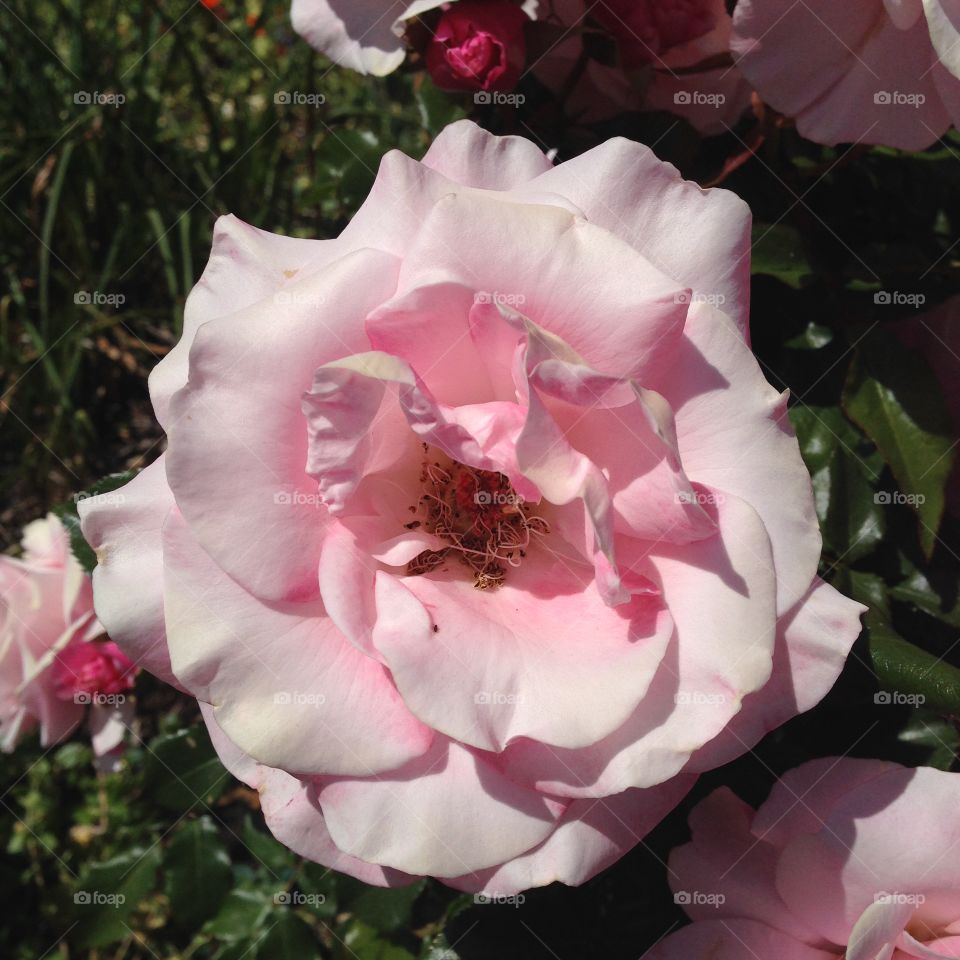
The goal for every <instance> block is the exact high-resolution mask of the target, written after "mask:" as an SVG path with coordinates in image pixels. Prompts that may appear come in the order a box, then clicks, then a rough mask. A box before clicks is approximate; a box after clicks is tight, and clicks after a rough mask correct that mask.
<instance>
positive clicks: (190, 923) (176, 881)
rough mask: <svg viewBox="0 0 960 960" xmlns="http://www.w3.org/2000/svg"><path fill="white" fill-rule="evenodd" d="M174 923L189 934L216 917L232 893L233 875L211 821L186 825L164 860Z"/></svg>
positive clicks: (203, 820)
mask: <svg viewBox="0 0 960 960" xmlns="http://www.w3.org/2000/svg"><path fill="white" fill-rule="evenodd" d="M163 869H164V872H165V874H166V893H167V896H168V897H169V898H170V911H171V917H172V920H173V922H174V923H175V924H176V925H177V926H178V927H181V928H183V929H186V930H192V929H194V928H195V927H198V926H200V924H201V923H203V921H204V920H206V919H207V918H209V917H211V916H213V914H214V913H215V912H216V910H217V908H218V907H219V906H220V903H221V901H222V900H223V898H224V897H225V896H226V894H227V891H228V890H229V889H230V884H231V882H232V880H233V871H232V870H231V868H230V858H229V857H228V856H227V851H226V848H225V847H224V844H223V841H222V840H221V838H220V834H219V833H218V831H217V828H216V827H215V826H214V824H213V822H212V821H211V820H210V819H209V817H201V818H200V819H199V820H192V821H190V822H189V823H185V824H184V825H183V826H182V827H181V828H180V829H179V830H178V831H177V834H176V836H175V837H174V838H173V841H172V842H171V844H170V846H169V848H168V849H167V852H166V854H165V855H164V858H163Z"/></svg>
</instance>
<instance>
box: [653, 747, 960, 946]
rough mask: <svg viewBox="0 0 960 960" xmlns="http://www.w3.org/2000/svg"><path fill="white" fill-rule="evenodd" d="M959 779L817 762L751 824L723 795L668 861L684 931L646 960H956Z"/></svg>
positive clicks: (700, 810)
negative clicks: (685, 924) (915, 959)
mask: <svg viewBox="0 0 960 960" xmlns="http://www.w3.org/2000/svg"><path fill="white" fill-rule="evenodd" d="M958 810H960V774H956V773H945V772H943V771H940V770H933V769H930V768H928V767H918V768H916V769H907V768H906V767H901V766H899V765H898V764H895V763H886V762H881V761H879V760H854V759H850V758H843V757H827V758H825V759H822V760H814V761H811V762H810V763H807V764H804V765H803V766H801V767H798V768H797V769H796V770H792V771H791V772H790V773H788V774H786V775H785V776H784V777H783V779H782V780H781V781H780V782H779V783H778V784H777V785H776V786H775V787H774V788H773V791H772V792H771V794H770V797H769V798H768V799H767V801H766V803H764V804H763V805H762V806H761V807H760V809H759V810H756V811H754V810H753V809H752V808H751V807H749V806H748V805H747V804H746V803H744V802H743V801H742V800H740V799H738V798H737V797H736V796H734V794H733V793H732V792H731V791H730V790H729V789H727V788H726V787H723V788H721V789H719V790H717V791H715V792H714V793H712V794H711V795H710V796H709V797H707V799H706V800H704V801H702V802H701V803H700V804H699V805H698V806H697V807H695V808H694V810H693V812H692V813H691V815H690V827H691V830H692V833H693V839H692V841H691V842H690V843H688V844H687V845H685V846H682V847H679V848H678V849H676V850H674V851H673V853H672V854H671V856H670V864H669V867H670V869H669V876H670V885H671V887H672V888H673V890H674V899H675V900H676V902H677V903H678V904H681V905H682V906H683V908H684V910H685V911H686V913H687V914H688V915H689V916H690V918H691V919H692V920H693V921H694V922H693V923H692V924H691V925H690V926H688V927H685V928H684V929H682V930H680V931H679V932H678V933H675V934H673V935H672V936H670V937H667V938H666V940H664V941H662V942H661V943H659V944H658V945H657V946H656V947H655V948H654V949H653V950H652V951H651V952H650V954H649V957H650V960H708V958H709V960H751V958H754V957H764V958H767V957H777V958H778V960H779V958H782V960H839V958H845V960H877V958H890V957H892V958H894V960H910V958H913V957H927V958H932V960H936V958H941V960H949V958H955V957H960V870H958V869H957V860H956V857H955V856H953V852H955V851H956V849H957V848H958V846H960V817H958V815H957V811H958Z"/></svg>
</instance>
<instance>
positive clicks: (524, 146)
mask: <svg viewBox="0 0 960 960" xmlns="http://www.w3.org/2000/svg"><path fill="white" fill-rule="evenodd" d="M749 245H750V215H749V211H748V209H747V207H746V205H745V204H744V203H743V202H742V201H741V200H739V199H738V198H737V197H736V196H734V195H733V194H732V193H727V192H725V191H719V190H708V191H704V190H702V189H701V188H700V187H698V186H697V185H696V184H693V183H688V182H686V181H684V180H682V179H681V178H680V176H679V175H678V173H677V171H676V170H675V169H674V168H673V167H671V166H669V165H667V164H664V163H662V162H660V161H659V160H658V159H657V158H656V157H655V156H654V154H653V153H652V152H651V151H650V150H649V149H648V148H647V147H644V146H641V145H639V144H636V143H632V142H629V141H626V140H612V141H609V142H608V143H605V144H604V145H602V146H600V147H597V148H596V149H594V150H592V151H590V152H589V153H587V154H584V155H583V156H581V157H578V158H576V159H574V160H570V161H568V162H566V163H564V164H561V165H560V166H557V167H553V166H552V164H551V163H550V161H549V160H548V159H547V158H546V157H545V156H544V154H543V153H542V152H541V151H540V150H539V149H537V148H536V147H535V146H534V145H533V144H532V143H530V142H529V141H526V140H523V139H520V138H513V137H507V138H498V137H494V136H492V135H490V134H488V133H486V132H484V131H483V130H481V129H480V128H478V127H477V126H475V125H474V124H472V123H469V122H461V123H457V124H454V125H452V126H450V127H448V128H447V129H446V130H445V131H444V132H443V133H442V134H441V135H440V136H439V137H438V138H437V139H436V140H435V142H434V143H433V145H432V146H431V148H430V150H429V151H428V152H427V154H426V156H425V157H424V159H423V161H421V162H417V161H414V160H412V159H410V158H409V157H406V156H404V155H403V154H401V153H398V152H392V153H389V154H387V155H386V157H385V158H384V160H383V162H382V164H381V167H380V171H379V174H378V177H377V180H376V182H375V184H374V186H373V188H372V190H371V193H370V196H369V197H368V199H367V200H366V202H365V203H364V205H363V206H362V207H361V209H360V210H359V211H358V212H357V214H356V215H355V217H354V218H353V220H352V221H351V223H350V224H349V225H348V227H347V228H346V229H345V230H344V231H343V233H342V234H341V235H340V236H339V237H338V238H336V239H334V240H323V241H315V240H304V239H292V238H288V237H281V236H275V235H272V234H269V233H265V232H263V231H260V230H257V229H255V228H253V227H251V226H248V225H246V224H244V223H241V222H240V221H238V220H236V219H235V218H233V217H226V218H223V219H221V220H220V221H219V222H218V224H217V227H216V232H215V236H214V246H213V251H212V253H211V258H210V261H209V263H208V265H207V268H206V270H205V272H204V274H203V277H202V278H201V280H200V282H199V283H198V284H197V286H196V288H195V289H194V290H193V292H192V293H191V295H190V297H189V299H188V302H187V306H186V314H185V328H184V329H185V332H184V337H183V339H182V340H181V341H180V343H179V344H178V345H177V346H176V347H175V348H174V349H173V350H172V351H171V352H170V354H169V355H168V356H167V357H166V358H164V360H163V361H162V362H161V363H160V364H159V365H158V366H157V368H156V369H155V370H154V372H153V374H152V375H151V378H150V388H151V394H152V398H153V403H154V407H155V410H156V412H157V416H158V418H159V420H160V422H161V424H162V425H163V426H164V428H165V429H166V431H167V434H168V439H169V447H168V450H167V453H166V454H165V456H164V457H163V458H162V459H161V460H159V461H157V462H156V463H155V464H153V465H151V466H150V467H148V468H147V469H146V470H144V471H143V472H142V473H140V474H139V475H138V476H137V477H136V478H135V479H134V480H133V481H132V482H131V483H129V484H128V485H127V486H126V487H125V488H123V490H122V502H121V503H120V504H119V505H117V504H115V503H112V502H110V503H108V502H105V501H104V500H102V499H100V498H91V499H88V500H85V501H83V502H82V503H81V504H80V509H81V513H82V517H83V529H84V533H85V535H86V537H87V539H88V541H89V542H90V543H91V545H92V546H93V547H94V548H95V550H96V551H97V554H98V558H99V565H98V566H97V568H96V570H95V573H94V585H95V593H96V604H97V612H98V615H99V616H100V618H101V620H102V622H103V623H104V624H105V625H106V626H107V628H108V629H109V632H110V635H111V637H113V639H114V640H115V641H116V642H117V643H118V644H119V645H120V647H121V649H123V650H124V652H125V653H126V654H127V655H128V656H130V657H131V658H132V659H133V660H134V661H135V662H137V663H138V665H140V666H144V667H146V668H147V669H150V670H151V671H153V672H154V673H155V674H157V675H158V676H160V677H161V678H163V679H166V680H167V681H169V682H172V683H175V684H177V685H178V686H180V687H181V688H183V689H185V690H187V691H189V692H190V693H192V694H193V695H195V696H196V697H197V698H198V699H199V700H200V701H201V706H202V709H203V711H204V715H205V717H206V720H207V724H208V726H209V728H210V732H211V736H212V737H213V740H214V743H215V745H216V747H217V750H218V752H219V753H220V755H221V757H222V759H223V761H224V763H225V764H226V765H227V766H228V767H229V768H230V769H231V770H233V771H234V772H235V773H236V775H237V776H238V777H240V778H241V779H242V780H244V781H245V782H247V783H249V784H250V785H252V786H254V787H255V788H257V789H258V790H260V791H261V794H262V806H263V810H264V813H265V816H266V820H267V823H268V825H269V826H270V829H271V830H272V831H273V832H274V834H275V835H276V836H277V837H278V838H279V839H280V840H281V841H282V842H283V843H285V844H287V845H288V846H290V847H291V848H292V849H293V850H295V851H296V852H297V853H299V854H301V855H303V856H305V857H307V858H310V859H313V860H317V861H319V862H321V863H324V864H327V865H328V866H330V867H333V868H335V869H338V870H343V871H346V872H348V873H351V874H353V875H354V876H357V877H359V878H361V879H363V880H365V881H367V882H370V883H378V884H388V885H392V884H398V883H404V882H407V881H409V879H410V878H411V877H412V876H418V875H430V876H435V877H439V878H441V879H442V880H443V881H444V882H446V883H448V884H450V885H451V886H454V887H457V888H460V889H464V890H474V891H478V890H483V891H487V892H496V893H510V892H516V891H518V890H522V889H525V888H527V887H532V886H538V885H542V884H546V883H550V882H551V881H553V880H561V881H563V882H565V883H571V884H576V883H581V882H583V881H585V880H586V879H588V878H589V877H591V876H593V875H594V874H595V873H597V872H598V871H599V870H601V869H603V868H604V867H605V866H607V865H608V864H610V863H612V862H613V861H614V860H616V859H617V858H618V857H619V856H621V855H622V854H623V853H625V852H626V851H627V850H629V849H630V848H631V847H633V846H634V845H635V844H636V843H637V842H638V841H639V840H640V839H641V838H642V837H643V835H644V834H645V833H646V832H647V831H648V830H649V829H651V827H653V826H654V825H655V824H656V823H657V821H658V820H659V819H660V818H661V817H663V816H664V815H665V813H666V812H667V811H669V810H670V809H671V807H672V806H674V805H675V804H676V802H677V801H678V800H679V799H680V797H681V796H682V795H683V794H684V793H685V792H686V790H687V789H688V788H689V786H690V784H691V783H692V782H693V780H694V779H695V777H696V775H697V774H698V773H699V772H701V771H703V770H707V769H711V768H713V767H714V766H717V765H719V764H721V763H724V762H726V761H727V760H729V759H730V758H732V757H735V756H737V755H739V754H740V753H742V752H743V751H744V750H746V749H747V748H749V747H750V746H751V745H752V744H754V743H755V742H756V741H757V740H759V739H760V737H762V736H763V735H764V734H765V733H766V732H767V731H768V730H770V729H772V728H773V727H775V726H777V725H779V724H780V723H782V722H784V721H785V720H787V719H788V718H790V717H791V716H793V715H795V714H796V713H798V712H800V711H802V710H806V709H809V708H810V707H811V706H813V705H814V704H815V703H817V702H818V701H819V700H820V698H821V697H822V696H823V695H824V694H825V693H826V691H827V690H828V689H829V688H830V686H831V685H832V684H833V682H834V680H835V679H836V677H837V675H838V673H839V672H840V670H841V668H842V666H843V662H844V659H845V657H846V655H847V652H848V651H849V649H850V646H851V644H852V643H853V641H854V639H855V638H856V636H857V634H858V633H859V629H860V627H859V614H860V612H861V610H862V607H860V605H858V604H855V603H853V602H852V601H850V600H847V599H846V598H844V597H843V596H841V595H840V594H839V593H837V592H836V591H835V590H834V589H833V588H831V587H830V586H828V585H826V584H825V583H823V582H822V581H820V580H819V579H818V578H817V576H816V570H817V564H818V560H819V556H820V537H819V533H818V528H817V521H816V516H815V513H814V509H813V500H812V493H811V486H810V480H809V477H808V475H807V472H806V470H805V468H804V466H803V462H802V460H801V458H800V453H799V449H798V446H797V441H796V439H795V437H794V435H793V432H792V430H791V428H790V424H789V420H788V418H787V414H786V400H787V398H786V396H785V395H780V394H778V392H777V391H776V390H774V389H773V388H772V387H771V386H770V385H769V384H767V382H766V381H765V380H764V378H763V375H762V373H761V371H760V368H759V366H758V364H757V361H756V360H755V358H754V356H753V354H752V353H751V351H750V348H749V343H748V335H747V313H748V296H749V272H750V264H749V249H750V246H749Z"/></svg>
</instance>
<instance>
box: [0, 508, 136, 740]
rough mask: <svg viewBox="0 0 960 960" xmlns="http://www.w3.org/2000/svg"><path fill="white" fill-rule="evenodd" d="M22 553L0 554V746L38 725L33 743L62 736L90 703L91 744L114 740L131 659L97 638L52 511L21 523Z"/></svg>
mask: <svg viewBox="0 0 960 960" xmlns="http://www.w3.org/2000/svg"><path fill="white" fill-rule="evenodd" d="M22 547H23V556H22V557H20V558H17V559H14V558H12V557H7V556H0V746H2V748H3V749H4V750H7V751H9V750H12V749H13V748H14V747H15V746H16V744H17V743H18V742H19V741H20V740H21V739H22V738H23V737H24V736H25V735H26V734H27V733H29V732H30V731H31V730H33V729H36V728H39V731H40V743H41V745H42V746H45V747H46V746H49V745H51V744H54V743H58V742H59V741H61V740H63V739H65V738H66V737H67V736H69V735H70V733H71V732H72V731H73V730H74V728H75V727H76V726H77V725H78V724H79V723H80V722H81V720H83V718H84V716H85V714H86V713H87V708H88V706H89V708H90V718H89V719H90V728H91V734H92V739H93V746H94V750H95V752H96V753H97V755H98V756H102V755H105V754H107V753H109V752H110V751H112V750H114V749H115V748H117V747H118V746H119V744H120V743H121V741H122V739H123V733H124V730H125V729H126V724H127V722H129V719H130V716H129V711H130V705H129V704H128V703H127V701H126V698H125V697H123V696H117V695H118V694H121V693H122V692H123V691H126V690H128V689H129V688H130V687H132V686H133V670H134V665H133V663H131V662H130V660H128V659H127V657H126V656H124V654H123V653H121V652H120V650H118V649H117V647H116V645H115V644H113V643H110V642H109V641H106V640H104V639H103V627H102V626H101V625H100V623H99V622H98V621H97V618H96V615H95V614H94V611H93V592H92V590H91V586H90V578H89V577H88V576H87V575H86V574H85V573H84V571H83V568H82V567H81V566H80V564H79V563H78V562H77V560H76V559H75V558H74V556H73V554H72V553H71V552H70V543H69V538H68V536H67V532H66V530H65V529H64V527H63V524H62V523H61V522H60V520H59V519H58V518H57V517H56V516H55V515H54V514H52V513H51V514H48V515H47V516H46V517H45V518H43V519H42V520H34V521H33V522H32V523H29V524H27V526H26V527H25V528H24V531H23V539H22Z"/></svg>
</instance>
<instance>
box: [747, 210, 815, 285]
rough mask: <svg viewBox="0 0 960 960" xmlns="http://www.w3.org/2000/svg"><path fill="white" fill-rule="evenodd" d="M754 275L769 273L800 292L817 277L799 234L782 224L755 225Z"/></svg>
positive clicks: (752, 257)
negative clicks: (805, 283) (811, 278)
mask: <svg viewBox="0 0 960 960" xmlns="http://www.w3.org/2000/svg"><path fill="white" fill-rule="evenodd" d="M752 244H753V251H752V255H751V263H752V268H751V269H752V271H753V273H766V274H769V275H770V276H773V277H776V278H777V279H778V280H779V281H781V283H785V284H787V286H789V287H793V288H794V289H799V288H800V287H801V286H803V283H804V281H805V280H806V278H808V277H809V276H810V275H811V274H812V273H813V268H812V267H811V266H810V262H809V260H808V259H807V255H806V251H805V249H804V244H803V237H802V236H801V235H800V233H799V231H797V230H794V229H793V228H792V227H787V226H784V225H783V224H782V223H778V224H773V225H770V224H768V223H754V225H753V240H752Z"/></svg>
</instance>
